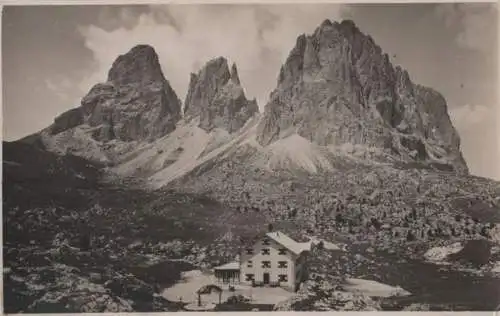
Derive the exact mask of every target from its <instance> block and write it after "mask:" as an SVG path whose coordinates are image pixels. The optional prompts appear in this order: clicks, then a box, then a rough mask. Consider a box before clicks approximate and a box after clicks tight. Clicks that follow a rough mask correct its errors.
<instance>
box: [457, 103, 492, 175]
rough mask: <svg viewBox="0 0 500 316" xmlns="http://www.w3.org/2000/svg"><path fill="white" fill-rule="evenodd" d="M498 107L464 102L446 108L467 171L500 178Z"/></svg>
mask: <svg viewBox="0 0 500 316" xmlns="http://www.w3.org/2000/svg"><path fill="white" fill-rule="evenodd" d="M498 110H499V109H498V108H495V107H487V106H484V105H470V104H468V105H465V106H461V107H457V108H453V109H451V110H450V117H451V120H452V122H453V125H454V126H455V127H456V129H457V131H458V133H459V135H460V139H461V143H462V145H461V147H462V148H463V153H464V156H465V159H466V161H467V164H468V165H469V167H470V171H471V172H472V173H473V174H475V175H478V176H484V177H488V178H493V179H497V180H500V164H499V163H498V161H499V159H500V137H498V135H500V134H499V132H500V130H499V128H500V125H499V122H498V117H499V116H498V114H500V113H498Z"/></svg>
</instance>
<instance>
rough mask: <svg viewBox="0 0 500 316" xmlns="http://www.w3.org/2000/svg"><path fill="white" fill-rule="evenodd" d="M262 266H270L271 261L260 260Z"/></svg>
mask: <svg viewBox="0 0 500 316" xmlns="http://www.w3.org/2000/svg"><path fill="white" fill-rule="evenodd" d="M262 267H263V268H270V267H271V261H262Z"/></svg>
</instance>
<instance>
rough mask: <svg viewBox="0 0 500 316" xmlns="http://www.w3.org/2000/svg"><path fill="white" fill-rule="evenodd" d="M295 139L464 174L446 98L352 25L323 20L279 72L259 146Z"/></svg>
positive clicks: (298, 44) (301, 39)
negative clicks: (354, 147) (367, 150)
mask: <svg viewBox="0 0 500 316" xmlns="http://www.w3.org/2000/svg"><path fill="white" fill-rule="evenodd" d="M291 133H298V134H299V135H300V136H302V137H305V138H307V139H309V140H310V141H312V142H313V143H315V144H318V145H325V146H326V145H328V146H331V145H333V146H335V145H342V144H346V143H349V144H353V145H365V146H367V147H375V148H379V149H381V150H383V151H384V152H386V153H388V154H391V155H394V156H396V157H398V159H403V160H407V161H426V162H433V161H435V162H439V163H445V164H448V165H451V166H452V167H453V169H454V170H455V171H458V172H467V166H466V164H465V161H464V159H463V158H462V154H461V152H460V140H459V137H458V134H457V132H456V131H455V129H454V128H453V126H452V124H451V121H450V118H449V116H448V112H447V105H446V101H445V100H444V98H443V97H442V96H441V95H440V94H439V93H437V92H436V91H434V90H432V89H429V88H426V87H422V86H419V85H416V84H414V83H413V82H412V81H411V80H410V77H409V75H408V72H407V71H406V70H403V69H401V68H400V67H399V66H396V67H393V65H392V64H391V62H390V60H389V57H388V55H387V54H384V53H383V52H382V50H381V48H380V47H379V46H377V45H376V44H375V43H374V41H373V40H372V38H371V37H370V36H367V35H365V34H363V33H362V32H361V31H360V30H359V29H358V28H357V27H356V25H355V24H354V23H353V22H352V21H349V20H346V21H342V22H341V23H337V22H333V23H332V22H331V21H329V20H326V21H324V22H323V23H322V24H321V25H320V26H319V27H318V28H317V29H316V30H315V32H314V33H313V34H312V35H309V36H306V35H301V36H299V37H298V38H297V42H296V45H295V47H294V48H293V49H292V51H291V52H290V54H289V56H288V58H287V60H286V62H285V64H284V65H283V66H282V68H281V71H280V74H279V77H278V83H277V87H276V89H275V90H274V91H273V92H272V93H271V97H270V100H269V102H268V104H267V105H266V107H265V113H264V117H263V120H262V122H261V123H260V125H259V127H258V135H257V140H258V141H259V143H260V144H262V145H268V144H270V143H273V142H274V141H276V140H278V139H280V138H282V137H285V136H287V135H289V134H291Z"/></svg>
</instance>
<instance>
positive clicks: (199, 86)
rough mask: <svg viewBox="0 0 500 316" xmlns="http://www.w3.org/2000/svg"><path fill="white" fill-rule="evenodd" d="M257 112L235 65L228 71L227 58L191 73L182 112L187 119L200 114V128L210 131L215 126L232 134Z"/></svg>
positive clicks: (218, 59)
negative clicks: (244, 88)
mask: <svg viewBox="0 0 500 316" xmlns="http://www.w3.org/2000/svg"><path fill="white" fill-rule="evenodd" d="M256 112H258V107H257V103H256V102H255V100H252V101H249V100H247V98H246V96H245V93H244V91H243V88H242V87H241V83H240V79H239V76H238V70H237V68H236V65H235V64H233V65H232V67H231V70H230V69H229V66H228V62H227V59H226V58H224V57H218V58H214V59H212V60H210V61H208V62H207V63H206V65H205V66H204V67H203V68H202V69H201V70H200V71H199V72H198V74H191V79H190V83H189V88H188V92H187V95H186V100H185V106H184V115H185V118H186V119H188V120H190V119H192V118H195V117H199V118H200V124H199V127H200V128H202V129H204V130H206V131H210V130H212V129H213V128H216V127H217V128H222V129H224V130H226V131H228V132H230V133H232V132H235V131H237V130H239V129H240V128H241V127H243V125H244V124H245V123H246V121H247V120H248V119H249V118H251V117H252V116H253V115H254V114H255V113H256Z"/></svg>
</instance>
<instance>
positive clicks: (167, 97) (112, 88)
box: [81, 45, 181, 141]
mask: <svg viewBox="0 0 500 316" xmlns="http://www.w3.org/2000/svg"><path fill="white" fill-rule="evenodd" d="M81 109H82V111H83V120H84V122H85V123H87V124H89V125H90V126H93V127H97V128H98V131H97V132H96V133H95V134H94V135H95V138H97V139H98V140H103V141H106V140H111V139H115V138H116V139H119V140H123V141H131V140H153V139H156V138H159V137H161V136H163V135H165V134H167V133H169V132H171V131H172V130H174V129H175V124H176V123H177V122H178V120H179V119H180V117H181V103H180V101H179V99H178V97H177V95H176V94H175V92H174V91H173V89H172V88H171V86H170V84H169V83H168V81H167V80H166V79H165V77H164V76H163V73H162V71H161V66H160V63H159V61H158V55H157V54H156V52H155V50H154V49H153V48H152V47H151V46H148V45H138V46H135V47H134V48H132V49H131V50H130V51H129V52H128V53H126V54H124V55H121V56H119V57H118V58H117V59H116V60H115V62H114V63H113V65H112V67H111V69H110V70H109V73H108V80H107V82H105V83H99V84H97V85H95V86H94V87H92V89H91V90H90V92H89V93H88V94H87V95H86V96H85V97H84V98H83V99H82V102H81Z"/></svg>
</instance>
